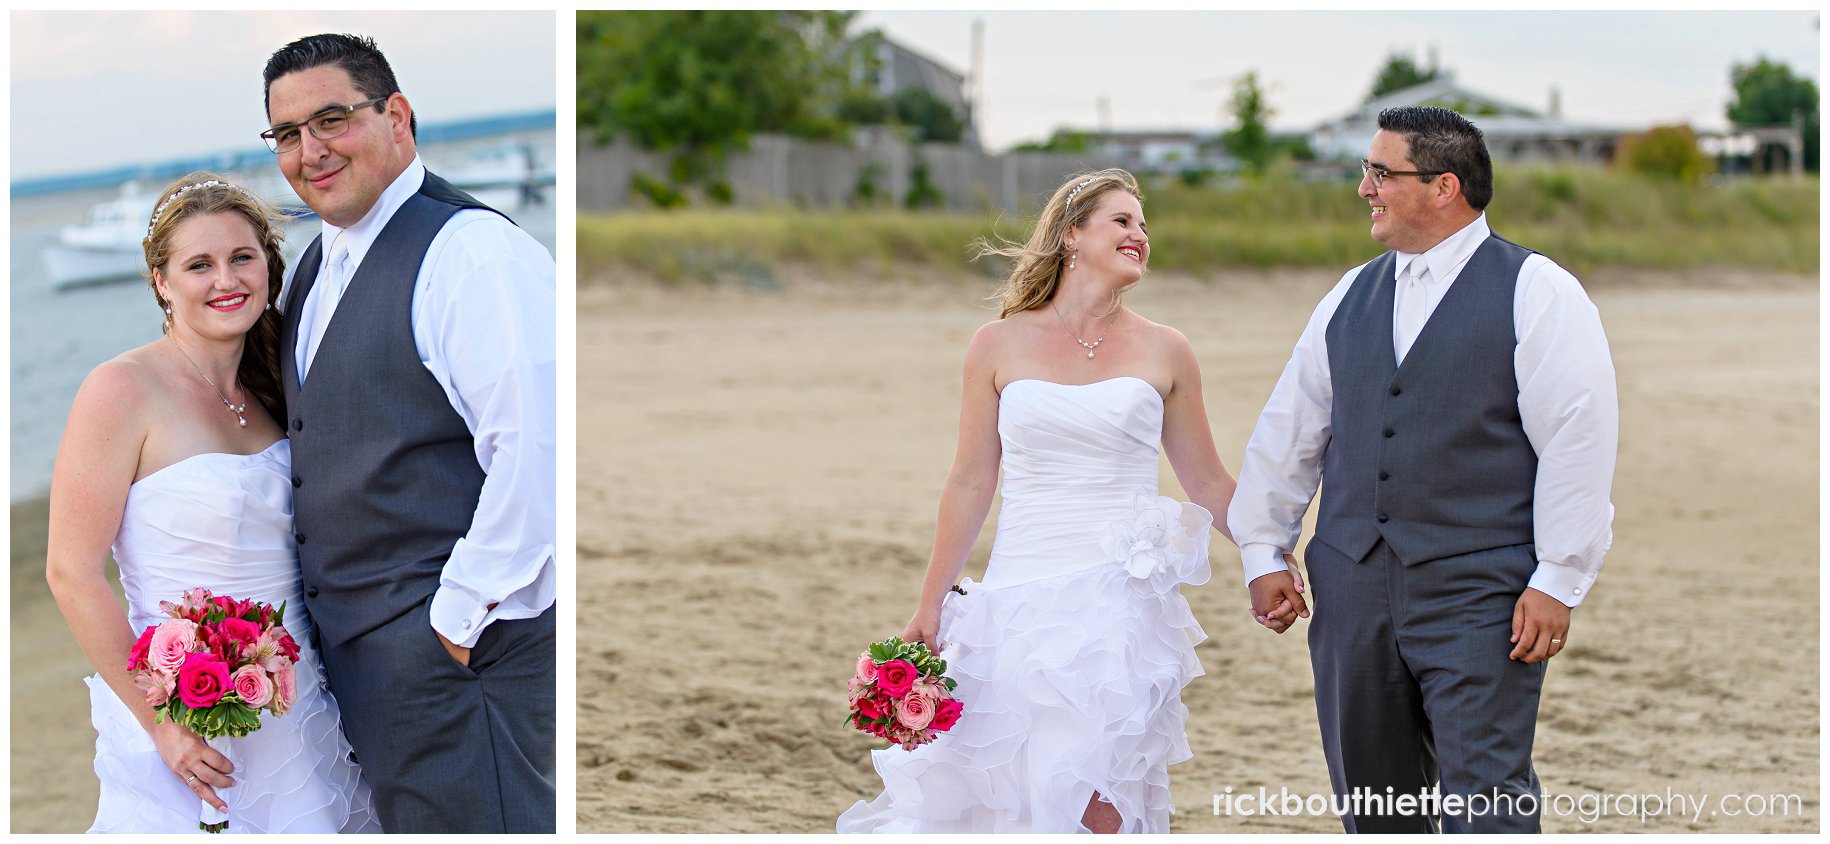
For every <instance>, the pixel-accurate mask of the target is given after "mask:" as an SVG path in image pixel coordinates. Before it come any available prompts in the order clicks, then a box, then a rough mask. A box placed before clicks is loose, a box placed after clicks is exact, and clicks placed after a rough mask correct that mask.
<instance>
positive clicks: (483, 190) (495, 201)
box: [429, 143, 554, 214]
mask: <svg viewBox="0 0 1830 844" xmlns="http://www.w3.org/2000/svg"><path fill="white" fill-rule="evenodd" d="M429 169H431V170H432V172H434V173H437V174H439V176H441V177H442V178H444V180H445V181H447V182H450V183H451V184H452V186H454V187H456V188H457V189H458V190H461V191H463V192H465V193H467V194H470V195H471V196H473V197H475V198H476V200H477V201H478V202H481V203H483V204H484V205H487V206H489V207H491V208H494V209H496V210H497V211H501V212H503V213H505V214H512V213H514V212H515V211H518V210H520V209H521V207H522V206H523V205H531V204H534V203H537V202H540V201H541V195H540V189H541V188H542V187H545V186H548V185H551V184H553V177H554V174H553V171H552V170H550V169H547V170H543V169H541V168H540V167H539V165H538V164H536V163H535V161H534V153H533V150H532V149H530V148H528V147H527V146H526V145H524V144H515V143H507V144H494V145H490V146H482V147H477V148H475V149H473V150H471V151H470V157H469V158H467V159H465V160H464V161H463V162H462V163H460V164H457V165H456V166H454V167H451V168H448V169H447V168H440V167H430V168H429Z"/></svg>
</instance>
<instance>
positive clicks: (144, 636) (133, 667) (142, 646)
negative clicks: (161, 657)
mask: <svg viewBox="0 0 1830 844" xmlns="http://www.w3.org/2000/svg"><path fill="white" fill-rule="evenodd" d="M156 629H158V628H156V627H148V628H146V632H144V633H141V634H140V638H139V639H137V640H135V641H134V643H133V648H132V649H130V650H129V651H128V652H127V670H128V671H138V670H139V669H140V665H141V663H143V662H144V661H145V660H146V654H147V653H148V652H149V651H151V649H152V637H153V631H154V630H156Z"/></svg>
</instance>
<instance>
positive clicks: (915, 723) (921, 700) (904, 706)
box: [896, 695, 934, 730]
mask: <svg viewBox="0 0 1830 844" xmlns="http://www.w3.org/2000/svg"><path fill="white" fill-rule="evenodd" d="M896 720H897V721H900V722H902V725H903V726H905V727H908V728H909V729H911V730H925V729H927V727H928V723H929V722H930V721H933V720H934V699H933V698H931V697H928V696H927V695H908V696H906V697H904V698H903V699H902V701H901V702H900V703H897V704H896Z"/></svg>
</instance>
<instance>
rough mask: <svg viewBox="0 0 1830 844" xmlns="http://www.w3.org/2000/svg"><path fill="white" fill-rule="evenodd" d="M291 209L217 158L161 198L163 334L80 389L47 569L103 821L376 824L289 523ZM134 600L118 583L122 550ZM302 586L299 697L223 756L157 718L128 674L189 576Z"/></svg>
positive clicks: (238, 584)
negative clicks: (83, 665) (286, 341)
mask: <svg viewBox="0 0 1830 844" xmlns="http://www.w3.org/2000/svg"><path fill="white" fill-rule="evenodd" d="M280 237H281V235H280V229H279V218H278V216H277V215H276V214H275V212H274V211H273V210H272V209H271V208H269V207H268V206H267V205H266V204H265V203H263V202H262V201H261V200H260V199H258V198H257V197H255V196H254V195H252V194H250V193H249V192H247V191H246V190H243V189H241V188H239V187H235V186H233V185H230V184H228V182H227V181H225V180H224V179H222V178H221V177H219V176H215V175H213V174H210V173H192V174H190V175H188V176H185V177H184V178H182V179H180V180H178V181H177V182H175V183H173V184H172V185H171V186H170V187H168V188H167V189H166V190H165V192H164V193H163V194H161V197H160V201H159V204H158V205H157V207H156V208H155V210H154V211H153V215H152V220H151V223H150V225H149V226H148V227H147V234H146V238H145V242H144V247H145V253H146V266H147V269H148V271H149V276H150V278H151V282H152V288H153V296H154V298H155V299H157V300H158V302H159V305H160V307H161V308H163V309H164V312H165V334H164V336H163V337H162V338H160V339H159V340H155V341H153V342H151V343H148V344H146V345H144V346H141V347H139V348H137V349H132V350H130V351H127V352H125V353H123V354H121V355H120V356H119V357H116V358H115V359H113V360H111V361H108V362H107V363H104V364H102V365H101V366H98V367H96V368H95V370H94V371H93V372H91V373H90V374H89V377H88V378H87V379H85V380H84V381H83V385H82V387H81V388H80V389H79V390H78V391H77V394H76V401H75V403H74V405H73V406H72V407H71V410H70V420H69V423H68V424H67V425H66V426H65V428H64V436H63V442H62V443H61V444H60V446H59V448H58V453H57V464H56V468H55V470H54V472H53V474H52V480H51V524H50V552H49V555H48V559H47V561H46V565H45V573H46V578H47V579H48V580H49V581H50V585H51V592H52V594H53V595H55V596H56V598H57V605H58V608H59V609H60V610H61V611H62V612H63V615H64V619H65V621H66V622H67V623H68V624H69V625H70V629H71V631H72V632H74V633H75V635H76V639H77V642H78V644H80V645H81V646H82V649H83V652H84V653H85V654H87V655H88V657H89V662H90V664H91V665H92V666H94V668H95V670H96V674H95V675H94V676H92V677H90V678H88V683H89V688H90V704H91V713H90V718H91V721H92V722H93V724H94V726H95V730H96V732H97V734H98V736H97V739H96V745H95V772H96V776H97V777H99V778H100V780H101V799H100V802H99V806H98V808H97V811H96V817H95V824H94V826H93V827H91V829H90V830H89V831H90V832H195V831H197V828H198V813H199V810H200V808H201V806H202V804H201V803H199V800H200V799H201V800H202V801H204V802H207V803H209V804H211V805H213V806H215V807H216V808H217V809H218V810H221V811H224V812H227V813H228V816H229V826H230V830H231V831H234V832H249V833H253V832H379V831H381V828H380V825H379V824H378V823H377V822H376V821H375V820H374V815H373V813H372V810H371V807H370V797H369V790H368V787H367V786H366V785H365V784H364V783H363V782H362V779H361V775H360V772H359V771H358V770H357V768H356V766H355V764H354V763H353V762H352V761H351V760H350V749H349V744H348V743H347V742H346V741H345V740H344V738H343V731H342V725H341V722H340V720H339V718H338V714H337V706H336V703H335V701H333V700H332V699H331V698H330V695H329V694H328V693H327V692H326V691H324V689H323V686H322V680H323V677H322V668H321V667H320V666H319V664H318V659H317V656H316V654H315V653H314V652H313V651H312V649H311V644H310V642H311V636H310V633H311V620H310V618H309V617H308V616H307V615H306V612H305V602H304V600H303V598H302V595H301V594H300V589H299V568H298V556H297V553H296V551H295V550H294V546H293V537H292V480H291V471H290V459H289V456H290V451H289V449H288V446H287V441H286V439H285V436H284V431H283V430H282V429H281V428H280V426H279V424H278V423H276V422H275V421H274V420H275V419H280V418H284V416H285V413H284V408H283V407H282V406H281V404H282V402H283V401H284V399H283V398H282V394H281V390H280V384H279V358H278V355H279V313H278V312H277V311H275V310H273V309H272V303H273V302H275V301H277V300H278V299H279V294H280V281H281V278H282V274H283V270H284V267H283V262H282V259H281V257H280ZM111 545H112V550H113V556H114V559H115V561H116V563H117V564H118V565H119V567H120V571H121V585H122V587H123V588H124V590H125V592H126V595H127V613H126V614H125V615H123V614H122V612H121V605H120V603H119V602H118V601H117V600H116V598H115V596H114V593H113V590H111V589H110V588H109V585H108V583H107V580H106V575H105V567H106V564H107V561H108V558H109V552H110V546H111ZM195 587H204V588H207V589H210V590H211V591H213V592H215V593H217V594H225V595H230V596H233V597H235V598H250V599H253V600H256V601H259V602H265V603H272V604H274V605H275V606H277V605H278V604H279V603H280V602H281V601H285V602H286V627H287V629H288V630H289V631H290V632H291V633H292V634H293V636H294V638H296V639H297V640H298V642H299V643H300V646H301V648H302V651H301V653H300V656H299V661H298V663H297V670H298V700H297V701H296V702H295V703H294V705H293V709H292V711H291V712H288V713H287V714H286V715H284V716H283V717H274V716H272V715H271V714H267V715H264V716H263V720H262V725H261V728H260V729H259V730H256V731H255V732H254V733H252V734H250V735H248V736H247V737H246V738H238V739H230V753H229V755H228V756H225V755H224V754H222V753H218V752H217V751H216V750H214V749H212V748H211V747H210V746H208V745H207V744H205V743H204V741H203V740H202V739H201V738H199V737H198V736H197V734H195V733H193V732H192V731H191V730H189V729H188V728H186V727H184V726H181V725H177V724H174V723H172V722H171V721H169V720H168V721H165V722H163V723H155V721H154V718H153V709H152V707H151V706H150V705H148V703H147V702H146V698H145V693H144V692H142V691H140V690H138V689H136V688H135V687H134V684H133V680H132V679H131V677H130V675H129V673H128V671H127V670H126V665H127V661H128V660H127V655H128V651H129V649H130V647H131V646H132V645H133V642H134V639H135V636H136V634H137V633H138V632H139V631H141V630H143V629H145V628H146V627H147V626H148V625H152V624H156V623H158V622H159V621H160V620H162V619H163V618H164V616H163V614H162V613H161V612H160V610H159V602H160V601H173V602H177V601H178V600H179V599H180V597H181V595H182V593H183V592H184V591H185V590H187V589H192V588H195Z"/></svg>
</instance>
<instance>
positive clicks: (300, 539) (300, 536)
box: [292, 533, 305, 545]
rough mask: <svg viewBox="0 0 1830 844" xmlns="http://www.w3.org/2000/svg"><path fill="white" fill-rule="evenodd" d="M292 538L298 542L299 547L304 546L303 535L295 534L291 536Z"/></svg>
mask: <svg viewBox="0 0 1830 844" xmlns="http://www.w3.org/2000/svg"><path fill="white" fill-rule="evenodd" d="M292 538H293V539H296V540H298V541H299V544H300V545H304V544H305V534H302V533H295V534H293V535H292Z"/></svg>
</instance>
